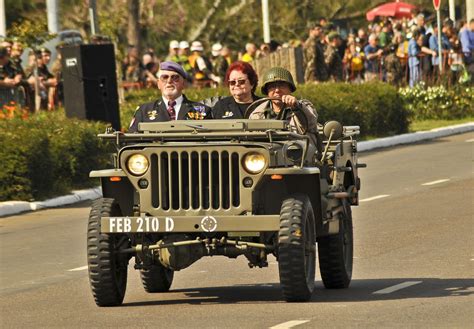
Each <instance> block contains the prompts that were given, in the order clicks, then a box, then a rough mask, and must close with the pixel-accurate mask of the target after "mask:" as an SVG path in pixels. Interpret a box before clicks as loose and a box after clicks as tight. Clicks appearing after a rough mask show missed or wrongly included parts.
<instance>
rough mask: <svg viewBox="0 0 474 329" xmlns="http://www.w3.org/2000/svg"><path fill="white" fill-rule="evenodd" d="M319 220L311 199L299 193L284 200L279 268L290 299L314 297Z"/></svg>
mask: <svg viewBox="0 0 474 329" xmlns="http://www.w3.org/2000/svg"><path fill="white" fill-rule="evenodd" d="M314 225H315V223H314V213H313V208H312V206H311V202H310V201H309V198H308V197H307V196H306V195H301V194H297V195H294V196H293V197H290V198H288V199H286V200H284V201H283V204H282V206H281V212H280V231H279V234H278V269H279V272H280V285H281V289H282V291H283V296H284V297H285V299H286V300H287V301H289V302H304V301H308V300H310V299H311V295H312V293H313V290H314V273H315V266H316V265H315V263H316V248H315V226H314Z"/></svg>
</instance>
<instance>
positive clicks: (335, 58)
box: [324, 45, 343, 81]
mask: <svg viewBox="0 0 474 329" xmlns="http://www.w3.org/2000/svg"><path fill="white" fill-rule="evenodd" d="M324 60H325V62H326V65H327V67H328V74H329V78H332V79H333V80H334V81H342V75H343V68H342V59H341V56H339V52H338V50H337V48H335V47H333V46H332V45H328V47H327V48H326V51H325V52H324Z"/></svg>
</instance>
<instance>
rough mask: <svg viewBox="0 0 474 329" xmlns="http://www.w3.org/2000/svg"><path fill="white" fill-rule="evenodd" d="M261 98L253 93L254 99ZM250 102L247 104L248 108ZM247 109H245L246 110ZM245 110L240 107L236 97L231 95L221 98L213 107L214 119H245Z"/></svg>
mask: <svg viewBox="0 0 474 329" xmlns="http://www.w3.org/2000/svg"><path fill="white" fill-rule="evenodd" d="M257 99H260V97H257V96H255V95H253V101H256V100H257ZM249 105H250V104H246V106H245V108H247V107H248V106H249ZM244 111H245V110H244ZM244 111H242V110H241V109H240V108H239V105H238V104H237V102H236V101H235V99H234V97H232V96H229V97H225V98H222V99H221V100H219V101H218V102H217V103H216V105H214V107H213V108H212V118H213V119H243V118H244V114H245V113H244Z"/></svg>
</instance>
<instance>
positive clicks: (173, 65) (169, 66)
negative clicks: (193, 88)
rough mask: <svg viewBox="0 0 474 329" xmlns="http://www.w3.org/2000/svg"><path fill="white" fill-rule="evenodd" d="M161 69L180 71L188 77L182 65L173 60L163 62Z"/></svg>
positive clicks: (179, 72) (180, 73)
mask: <svg viewBox="0 0 474 329" xmlns="http://www.w3.org/2000/svg"><path fill="white" fill-rule="evenodd" d="M160 70H165V71H173V72H176V73H178V74H179V75H180V76H182V77H183V78H184V79H186V78H187V75H186V71H184V69H183V67H182V66H181V65H179V64H178V63H175V62H171V61H166V62H161V64H160Z"/></svg>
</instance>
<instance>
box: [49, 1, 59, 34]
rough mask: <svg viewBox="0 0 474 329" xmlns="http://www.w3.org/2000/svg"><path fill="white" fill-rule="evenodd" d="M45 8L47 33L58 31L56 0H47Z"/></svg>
mask: <svg viewBox="0 0 474 329" xmlns="http://www.w3.org/2000/svg"><path fill="white" fill-rule="evenodd" d="M46 8H47V10H48V31H49V33H58V32H59V22H58V0H47V1H46Z"/></svg>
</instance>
